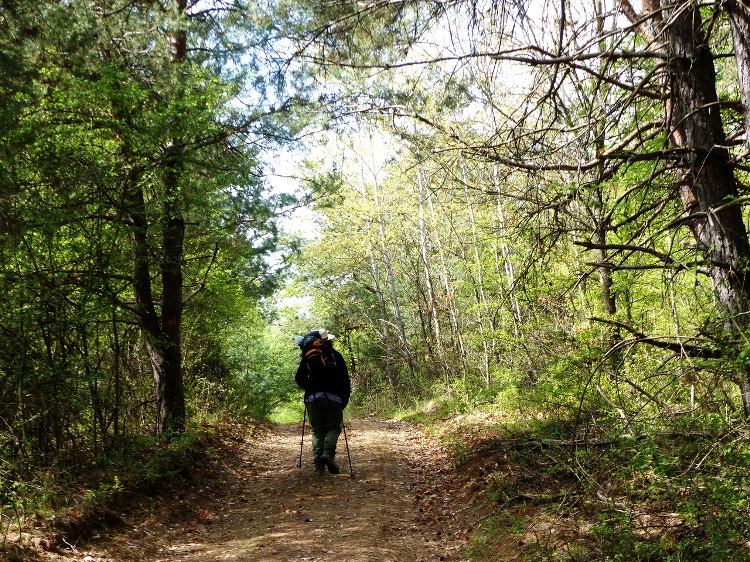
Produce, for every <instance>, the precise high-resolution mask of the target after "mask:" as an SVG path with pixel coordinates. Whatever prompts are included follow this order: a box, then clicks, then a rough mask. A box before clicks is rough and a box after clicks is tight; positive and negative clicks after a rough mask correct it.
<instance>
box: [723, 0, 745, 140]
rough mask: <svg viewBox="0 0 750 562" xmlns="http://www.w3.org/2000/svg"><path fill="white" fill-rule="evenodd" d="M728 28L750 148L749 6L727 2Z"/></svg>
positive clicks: (737, 1) (740, 2)
mask: <svg viewBox="0 0 750 562" xmlns="http://www.w3.org/2000/svg"><path fill="white" fill-rule="evenodd" d="M726 7H727V10H728V11H729V26H730V27H731V29H732V40H733V42H734V61H735V65H736V66H737V77H738V80H739V86H740V100H741V101H742V106H743V109H744V113H745V142H746V143H747V145H748V146H749V147H750V6H748V5H747V3H746V2H743V1H741V0H728V1H727V3H726Z"/></svg>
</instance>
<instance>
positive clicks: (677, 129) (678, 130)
mask: <svg viewBox="0 0 750 562" xmlns="http://www.w3.org/2000/svg"><path fill="white" fill-rule="evenodd" d="M666 21H667V22H669V24H668V26H667V37H668V38H669V56H670V64H669V79H670V83H669V97H668V99H669V102H668V105H667V112H668V118H669V121H668V122H669V123H670V131H669V132H670V141H671V143H672V144H673V145H674V146H676V147H680V148H685V149H687V153H686V155H685V156H684V157H683V161H682V165H683V169H684V172H683V175H682V178H681V184H680V187H679V191H680V197H681V199H682V203H683V206H684V208H685V211H686V212H687V214H688V217H689V218H690V221H689V222H688V223H687V224H688V226H689V227H690V230H691V231H692V233H693V236H694V237H695V239H696V242H697V244H698V248H699V249H700V250H701V251H702V252H703V253H704V256H705V258H706V260H707V261H708V262H709V264H710V265H709V266H708V269H709V274H710V276H711V279H712V281H713V284H714V290H715V292H716V295H717V298H718V300H719V302H720V303H721V305H722V306H723V308H724V311H725V314H726V316H725V329H726V330H727V331H728V332H730V333H731V334H732V335H733V336H737V335H739V334H740V333H742V332H744V330H745V328H746V327H747V324H748V321H747V320H746V316H747V312H748V292H747V289H748V287H747V275H746V272H745V270H744V265H743V264H746V263H747V260H748V258H749V257H750V245H749V244H748V238H747V231H746V229H745V224H744V222H743V219H742V211H741V207H740V206H739V205H737V204H734V203H732V201H733V200H734V199H736V198H737V195H738V193H737V185H736V183H735V178H734V170H733V168H732V165H731V163H730V156H729V152H728V150H727V149H726V148H724V147H725V146H726V139H725V135H724V129H723V125H722V121H721V115H720V113H719V104H718V96H717V94H716V72H715V68H714V61H713V56H712V54H711V51H710V49H709V45H708V44H707V43H706V39H705V35H704V33H703V29H702V22H701V16H700V11H699V7H698V6H697V5H693V4H681V5H678V6H676V7H675V8H674V13H673V14H671V17H669V18H666ZM736 382H737V383H738V384H739V386H740V388H741V391H742V394H743V405H744V409H745V415H747V416H750V395H749V394H748V390H749V389H748V373H747V372H742V373H740V374H739V375H738V376H737V378H736Z"/></svg>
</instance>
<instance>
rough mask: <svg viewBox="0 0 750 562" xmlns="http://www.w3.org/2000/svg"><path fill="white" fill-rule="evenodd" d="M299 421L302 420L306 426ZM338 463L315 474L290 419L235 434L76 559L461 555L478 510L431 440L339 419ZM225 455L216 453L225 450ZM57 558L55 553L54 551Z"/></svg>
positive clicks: (339, 559)
mask: <svg viewBox="0 0 750 562" xmlns="http://www.w3.org/2000/svg"><path fill="white" fill-rule="evenodd" d="M308 431H309V427H308ZM347 436H348V442H349V448H350V451H351V459H352V464H353V469H354V477H353V478H352V477H350V472H349V468H350V467H349V464H348V462H347V455H346V446H345V443H344V439H343V437H344V436H343V434H342V436H341V440H340V446H339V451H338V455H337V460H338V461H339V463H340V464H341V468H342V472H341V474H339V475H335V476H334V475H331V474H328V473H326V474H325V476H323V477H320V476H316V475H315V474H314V473H313V469H312V453H311V450H310V440H309V437H310V436H309V433H307V435H306V437H305V443H304V450H303V466H302V468H299V467H298V466H297V464H298V460H299V454H300V424H292V425H281V426H274V427H272V428H261V429H259V430H257V431H255V433H254V435H252V436H250V437H236V438H235V442H234V443H232V444H231V449H232V450H233V451H234V454H232V455H231V457H234V458H231V459H225V462H224V463H223V466H222V467H220V469H218V470H217V471H214V474H213V477H212V478H209V479H207V480H206V481H205V482H202V481H198V482H195V483H194V484H193V486H192V487H191V488H190V489H188V490H186V491H185V492H183V493H182V494H181V495H180V496H178V497H165V498H163V499H161V500H158V501H157V502H156V503H154V504H153V505H151V506H149V507H150V512H149V511H146V512H142V513H145V514H146V515H145V516H144V515H141V516H140V518H135V517H133V516H127V517H124V519H123V521H124V525H121V528H120V529H119V530H110V531H109V532H107V533H106V534H103V536H100V537H95V538H94V540H92V541H90V542H89V543H88V544H86V545H85V546H84V545H80V546H78V547H77V549H76V552H75V553H74V554H75V557H74V558H71V557H66V558H65V559H66V560H79V561H85V562H100V561H113V562H114V561H118V562H119V561H126V560H128V561H130V560H132V561H138V562H146V561H149V562H178V561H180V562H209V561H210V562H214V561H222V560H240V561H243V562H271V561H273V562H283V561H310V562H370V561H372V562H376V561H377V562H420V561H429V560H445V561H459V560H464V558H463V556H462V553H463V552H464V551H465V548H466V545H467V541H468V538H469V535H470V532H471V530H472V528H473V526H474V524H473V523H472V522H477V521H478V520H480V519H481V518H482V514H481V513H480V512H479V510H478V506H477V505H476V504H472V503H471V502H470V501H469V503H468V504H467V503H466V501H467V500H468V499H469V498H468V497H467V492H466V490H465V489H463V490H462V489H461V486H462V483H461V479H459V478H458V476H457V475H456V474H455V472H454V471H453V469H452V468H451V467H450V466H449V463H448V461H447V460H446V457H445V452H444V451H443V450H442V449H441V447H440V446H439V444H438V443H437V442H436V440H434V439H432V438H429V437H427V436H425V435H424V434H423V433H422V432H420V431H419V430H417V429H416V428H415V427H414V426H412V425H411V424H409V423H406V422H403V421H398V420H379V419H374V418H368V419H357V420H352V421H348V422H347ZM225 456H227V455H225ZM58 560H59V559H58Z"/></svg>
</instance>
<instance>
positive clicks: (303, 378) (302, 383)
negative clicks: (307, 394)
mask: <svg viewBox="0 0 750 562" xmlns="http://www.w3.org/2000/svg"><path fill="white" fill-rule="evenodd" d="M304 367H305V362H304V361H300V363H299V367H297V374H296V375H294V382H296V383H297V386H298V387H300V388H301V389H302V390H305V391H306V390H307V369H305V368H304Z"/></svg>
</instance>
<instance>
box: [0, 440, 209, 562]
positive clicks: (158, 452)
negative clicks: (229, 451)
mask: <svg viewBox="0 0 750 562" xmlns="http://www.w3.org/2000/svg"><path fill="white" fill-rule="evenodd" d="M217 431H218V430H217V429H216V428H215V427H209V426H203V427H197V426H193V427H190V428H188V429H187V430H186V431H184V432H183V433H181V434H179V435H176V436H173V437H172V438H170V439H163V438H157V437H153V436H131V437H128V438H122V439H119V440H118V441H117V442H112V443H111V447H110V449H109V450H108V451H106V452H103V453H99V454H97V455H94V454H92V453H91V452H88V453H87V452H86V451H80V454H79V455H78V456H77V459H78V460H77V461H76V460H75V459H69V458H65V457H64V456H61V457H59V458H56V459H53V460H52V462H50V463H48V464H47V465H46V466H44V467H37V468H36V470H31V469H30V468H29V467H27V466H23V465H22V464H21V463H20V461H19V462H17V463H14V462H12V461H11V460H8V459H4V460H0V501H2V511H1V514H0V515H1V516H0V553H5V555H6V556H12V555H13V553H14V552H17V551H18V549H19V548H21V549H22V548H23V547H24V543H25V539H26V537H28V536H30V535H29V533H28V532H29V531H31V529H32V528H34V527H36V528H37V529H38V528H39V527H42V526H44V527H48V528H49V529H50V530H52V531H54V530H56V531H58V532H59V533H60V536H61V537H62V536H63V535H64V537H65V539H64V540H66V541H71V542H72V541H75V540H78V539H79V538H82V537H86V536H87V535H90V534H92V533H94V532H96V531H97V529H99V528H103V527H108V528H109V527H116V526H117V525H118V524H119V523H120V521H119V516H118V515H116V513H121V512H122V511H123V510H126V509H127V504H128V502H129V501H130V500H132V499H133V498H144V497H145V498H147V497H153V496H155V495H158V494H163V493H167V492H169V491H170V490H172V489H175V488H177V487H180V486H184V485H185V484H186V483H188V482H190V481H191V479H192V478H193V477H194V476H195V475H196V472H197V471H200V470H205V469H206V467H210V465H211V460H212V458H213V450H214V446H215V444H216V441H217V438H218V434H217ZM115 507H116V510H115V509H114V508H115Z"/></svg>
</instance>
